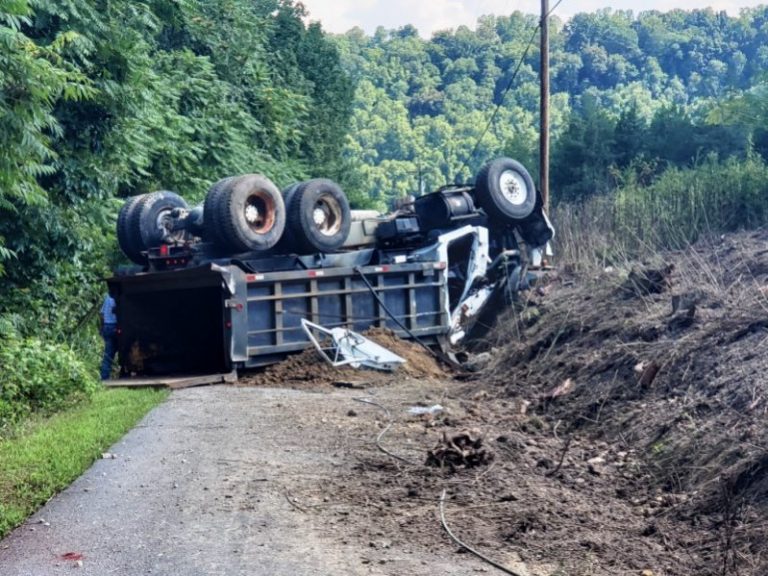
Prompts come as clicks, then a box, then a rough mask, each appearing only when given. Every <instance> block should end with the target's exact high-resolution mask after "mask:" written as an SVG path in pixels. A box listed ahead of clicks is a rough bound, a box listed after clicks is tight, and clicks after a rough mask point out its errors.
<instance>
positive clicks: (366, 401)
mask: <svg viewBox="0 0 768 576" xmlns="http://www.w3.org/2000/svg"><path fill="white" fill-rule="evenodd" d="M352 400H354V401H355V402H362V403H363V404H371V405H372V406H376V407H378V408H381V409H382V410H384V413H385V414H386V415H387V420H388V421H389V422H388V423H387V425H386V426H385V427H384V429H383V430H382V431H381V432H379V434H378V436H376V447H377V448H378V449H379V450H381V451H382V452H384V454H386V455H387V456H390V457H392V458H394V459H395V460H400V462H405V463H406V464H410V465H411V466H418V464H417V463H416V462H414V461H413V460H409V459H408V458H403V457H402V456H399V455H397V454H395V453H394V452H390V451H389V450H387V449H386V448H384V446H382V445H381V439H382V438H384V435H385V434H386V433H387V432H389V429H390V428H391V427H392V424H394V421H393V420H392V414H391V413H390V411H389V409H388V408H387V407H386V406H383V405H381V404H379V403H378V402H376V401H374V400H371V399H370V398H352Z"/></svg>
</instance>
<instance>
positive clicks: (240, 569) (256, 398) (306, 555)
mask: <svg viewBox="0 0 768 576" xmlns="http://www.w3.org/2000/svg"><path fill="white" fill-rule="evenodd" d="M349 405H350V392H349V391H339V392H332V393H327V392H325V393H323V394H318V393H312V392H305V391H295V390H279V389H260V388H232V387H222V386H216V387H207V388H196V389H190V390H183V391H177V392H175V393H174V394H173V395H172V396H171V398H170V399H169V400H168V401H167V402H165V403H164V404H163V405H161V406H159V407H158V408H156V409H155V410H154V411H153V412H152V413H150V414H149V415H148V416H147V417H146V418H145V419H144V420H143V421H142V422H141V424H140V425H139V426H137V427H136V428H135V429H134V430H133V431H131V432H130V433H129V434H128V435H127V436H125V438H123V440H121V441H120V442H118V443H117V444H116V445H115V446H113V447H112V448H111V449H110V452H113V453H115V454H117V458H116V459H109V460H99V461H97V462H96V463H95V464H94V465H93V467H92V468H91V469H90V470H88V471H87V472H86V473H85V474H84V475H83V476H82V477H81V478H79V479H78V480H77V481H76V482H75V483H74V484H72V486H70V487H69V488H68V489H67V490H65V491H64V492H63V493H61V494H60V495H59V496H57V497H56V498H54V499H53V500H51V502H49V503H48V504H47V505H46V506H45V507H44V508H42V509H41V510H40V511H39V512H38V513H37V514H36V515H35V516H33V517H32V518H31V519H30V520H29V521H28V522H27V523H26V524H25V525H23V526H21V527H20V528H18V529H17V530H16V531H15V532H13V533H12V534H11V535H9V536H8V538H6V539H5V540H3V541H2V542H0V575H2V576H54V575H57V574H68V575H71V574H73V573H77V574H83V575H93V576H109V575H113V574H114V575H126V576H128V575H130V576H134V575H143V574H153V575H160V576H164V575H168V576H170V575H174V576H176V575H178V576H198V575H199V576H209V575H222V576H223V575H226V576H236V575H248V576H262V575H263V576H305V575H357V574H361V575H362V574H365V575H368V574H375V575H398V576H406V575H407V576H416V575H422V574H423V575H425V576H426V575H433V574H441V575H442V574H445V575H452V574H455V575H459V574H461V575H466V574H471V573H473V572H475V571H477V570H481V571H483V572H485V571H486V570H487V568H483V567H482V566H483V565H482V564H480V563H479V562H478V561H475V560H474V559H472V558H471V557H468V556H467V555H461V556H457V555H456V554H455V553H454V550H455V547H452V546H450V545H448V544H446V546H445V548H444V549H442V550H434V551H424V550H419V549H418V548H411V549H397V548H393V549H391V550H389V551H387V554H388V556H387V560H386V562H385V563H383V564H382V563H379V561H370V560H368V559H366V555H369V554H368V551H366V550H364V549H363V546H361V545H360V544H359V543H356V542H353V541H351V540H350V541H346V540H344V539H340V538H339V537H338V535H337V534H336V535H334V534H330V533H329V529H328V526H327V525H324V521H323V519H322V515H316V514H304V513H302V512H301V511H299V510H297V509H296V508H295V507H293V506H291V504H289V502H288V501H287V498H286V494H287V493H290V492H286V490H288V489H290V488H291V487H292V486H295V485H300V484H301V483H302V482H304V483H305V484H306V482H319V483H322V478H323V476H324V475H325V477H327V475H332V474H334V470H338V469H339V467H341V466H348V465H349V463H348V462H344V454H343V450H340V449H339V447H340V443H344V442H345V439H344V438H339V437H338V436H339V435H338V434H337V435H334V434H323V433H318V430H312V427H311V426H309V427H306V426H302V427H301V428H299V427H298V426H297V424H296V423H297V422H301V421H302V415H303V414H307V413H309V412H315V413H317V411H321V410H323V409H327V410H336V411H338V410H346V409H347V408H349ZM346 441H347V442H349V440H346ZM297 483H298V484H297ZM373 521H374V522H375V519H373ZM46 523H47V524H46ZM68 552H74V553H77V554H82V555H83V560H82V566H78V564H77V562H75V561H72V560H63V559H62V555H64V554H66V553H68ZM75 571H76V572H75Z"/></svg>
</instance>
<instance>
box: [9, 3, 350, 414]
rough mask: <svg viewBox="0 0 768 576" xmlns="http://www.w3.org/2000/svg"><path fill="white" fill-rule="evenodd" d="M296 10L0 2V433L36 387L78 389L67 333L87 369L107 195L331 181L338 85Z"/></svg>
mask: <svg viewBox="0 0 768 576" xmlns="http://www.w3.org/2000/svg"><path fill="white" fill-rule="evenodd" d="M303 17H304V12H303V8H302V6H301V5H300V4H298V3H295V2H293V1H292V0H260V1H258V2H248V1H246V0H223V1H221V2H206V1H203V0H130V1H128V0H118V1H106V0H0V350H2V351H7V352H8V353H7V355H4V356H2V357H0V374H2V375H0V428H1V427H2V423H3V421H4V418H5V419H7V418H8V417H13V415H14V411H16V410H22V409H26V408H24V407H23V403H22V404H20V403H19V402H20V401H21V400H23V399H24V398H36V400H35V402H37V404H40V405H42V404H44V403H45V402H46V401H47V399H50V398H54V396H55V395H54V394H51V395H50V396H49V395H47V394H46V393H44V392H43V389H44V388H45V387H46V386H51V387H53V386H54V385H53V384H50V382H48V383H46V382H47V380H46V379H48V380H51V381H55V382H61V387H62V390H64V389H65V388H66V391H65V392H68V391H69V388H68V387H69V386H70V384H71V385H72V386H74V387H77V386H78V384H77V383H76V382H74V381H80V380H81V378H79V376H77V374H78V373H77V372H75V371H72V370H69V366H70V365H71V364H72V363H73V362H75V359H74V358H73V357H72V356H71V354H68V353H66V352H67V348H68V347H69V346H71V345H73V344H77V343H78V342H79V341H80V340H84V343H83V345H82V346H81V353H84V354H85V355H86V359H87V360H89V361H91V362H92V363H91V370H93V372H94V375H95V365H96V363H95V361H94V357H97V356H98V354H99V353H100V352H99V350H100V346H99V345H98V343H97V342H96V341H95V340H96V338H97V337H96V333H95V322H94V321H93V318H94V317H95V312H96V309H93V308H91V307H92V306H94V305H97V304H98V302H99V301H100V298H101V297H102V296H103V293H104V289H105V286H104V284H103V282H102V281H101V278H102V277H103V276H106V275H107V274H108V273H109V271H110V268H111V267H112V266H114V265H115V264H116V263H118V262H119V261H120V259H121V258H122V257H121V256H120V254H119V252H118V250H117V247H116V242H115V240H114V223H115V218H116V215H117V212H118V210H119V207H120V205H121V201H122V198H124V197H127V196H130V195H134V194H139V193H143V192H148V191H151V190H158V189H169V190H175V191H177V192H179V193H182V194H184V195H185V196H187V197H188V198H190V199H192V200H200V199H202V197H203V196H204V194H205V192H206V190H207V189H208V187H209V186H210V184H211V183H213V182H214V181H216V180H218V179H219V178H222V177H224V176H228V175H232V174H238V173H248V172H263V173H265V174H268V175H269V176H270V177H271V178H272V179H274V180H275V181H276V182H277V183H278V184H279V185H285V184H287V183H289V182H292V181H295V180H297V179H302V178H306V177H310V176H317V175H324V176H329V177H332V178H337V179H340V180H341V181H342V182H343V180H344V178H343V176H344V170H343V168H342V166H341V164H340V151H341V146H342V144H343V139H344V135H345V134H346V132H347V126H348V120H349V115H350V112H351V103H352V97H353V85H352V83H351V81H350V79H349V78H348V76H347V74H346V73H344V72H343V70H342V68H341V66H340V62H339V57H338V53H337V49H336V47H335V46H334V45H333V44H332V43H331V42H329V40H328V38H327V37H326V35H325V34H324V32H323V31H322V29H321V28H320V26H319V25H317V24H312V25H306V24H305V23H304V19H303ZM89 310H90V312H91V321H90V322H88V314H87V313H88V312H89ZM31 337H35V339H32V340H29V339H28V338H31ZM43 340H44V341H45V342H46V344H42V341H43ZM94 344H95V345H94ZM30 350H31V351H32V353H30V352H29V351H30ZM45 357H50V358H51V362H48V363H45V362H40V359H41V358H45ZM56 357H58V364H59V365H60V366H59V367H57V362H56V361H54V359H55V358H56ZM25 358H32V360H29V362H30V363H31V365H29V366H24V364H25V362H27V360H23V359H25ZM36 361H37V362H38V364H37V365H34V362H36ZM57 370H58V371H57ZM35 371H37V372H39V373H40V374H39V375H38V376H37V378H36V379H37V383H36V384H33V383H30V382H28V380H29V378H30V375H31V374H34V373H35ZM70 380H73V382H70ZM34 386H38V388H34ZM81 386H82V387H86V383H82V384H81ZM62 396H66V393H62ZM33 407H34V406H33Z"/></svg>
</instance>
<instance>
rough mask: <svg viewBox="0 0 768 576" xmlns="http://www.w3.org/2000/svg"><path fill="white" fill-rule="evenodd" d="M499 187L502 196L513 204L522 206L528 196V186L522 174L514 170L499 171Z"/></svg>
mask: <svg viewBox="0 0 768 576" xmlns="http://www.w3.org/2000/svg"><path fill="white" fill-rule="evenodd" d="M499 188H500V189H501V194H502V196H504V198H505V199H506V200H507V201H508V202H509V203H510V204H513V205H515V206H522V205H523V204H525V201H526V200H527V198H528V192H529V190H528V186H527V184H526V183H525V180H524V179H523V176H522V174H520V173H519V172H517V171H515V170H505V171H504V172H502V173H501V176H499Z"/></svg>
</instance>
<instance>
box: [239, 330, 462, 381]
mask: <svg viewBox="0 0 768 576" xmlns="http://www.w3.org/2000/svg"><path fill="white" fill-rule="evenodd" d="M363 335H364V336H366V337H367V338H370V339H371V340H372V341H374V342H376V343H377V344H379V345H381V346H384V347H385V348H387V349H388V350H390V351H391V352H394V353H395V354H397V355H398V356H401V357H403V358H405V360H406V362H405V364H403V365H402V366H400V367H399V368H398V369H397V370H396V371H395V372H391V373H390V372H381V371H377V370H368V369H358V368H352V367H351V366H340V367H334V366H331V365H330V364H328V363H327V362H326V361H325V360H324V359H323V358H321V356H320V354H319V353H318V352H317V350H315V349H314V348H312V347H310V348H308V349H306V350H304V351H303V352H300V353H299V354H294V355H292V356H289V357H288V358H286V359H285V360H284V361H282V362H280V363H278V364H273V365H271V366H268V367H267V368H265V369H264V370H262V371H260V372H256V373H253V374H248V375H245V376H244V377H242V378H240V380H239V382H238V384H239V385H241V386H281V387H285V386H288V387H294V388H297V387H298V388H303V387H307V388H313V387H322V386H329V385H333V384H336V385H340V386H355V385H360V386H362V385H366V386H367V385H374V384H384V383H386V382H388V381H390V380H391V379H392V378H398V379H399V378H402V377H403V376H406V377H410V378H414V379H440V378H445V377H446V376H447V375H448V371H447V369H446V368H444V367H443V366H442V365H441V364H440V363H439V362H438V360H437V359H436V358H435V357H434V356H433V355H432V354H431V353H430V352H428V351H427V350H426V349H424V348H423V347H422V346H420V345H419V344H417V343H415V342H410V341H406V340H401V339H400V338H398V336H397V335H396V334H395V333H394V332H393V331H392V330H387V329H384V328H372V329H371V330H368V331H367V332H365V333H364V334H363Z"/></svg>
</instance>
